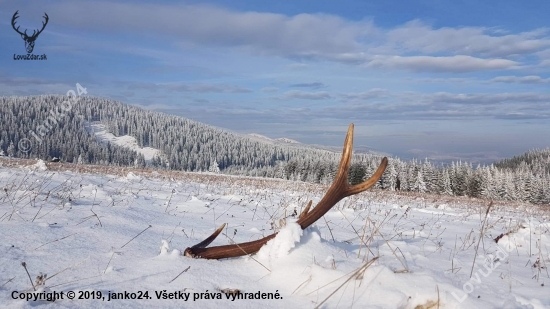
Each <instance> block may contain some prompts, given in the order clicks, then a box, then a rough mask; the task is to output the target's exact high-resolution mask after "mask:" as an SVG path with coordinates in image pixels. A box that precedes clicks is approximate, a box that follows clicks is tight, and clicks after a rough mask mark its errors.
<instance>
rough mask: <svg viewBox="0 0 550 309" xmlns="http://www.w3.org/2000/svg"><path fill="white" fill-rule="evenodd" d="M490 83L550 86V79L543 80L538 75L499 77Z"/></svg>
mask: <svg viewBox="0 0 550 309" xmlns="http://www.w3.org/2000/svg"><path fill="white" fill-rule="evenodd" d="M489 82H490V83H509V84H512V83H518V84H550V78H542V77H540V76H536V75H529V76H497V77H495V78H493V79H491V80H489Z"/></svg>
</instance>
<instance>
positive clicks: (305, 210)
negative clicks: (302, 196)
mask: <svg viewBox="0 0 550 309" xmlns="http://www.w3.org/2000/svg"><path fill="white" fill-rule="evenodd" d="M312 203H313V201H312V200H309V203H307V206H306V208H304V210H302V213H301V214H300V215H299V216H298V219H301V218H303V217H305V216H307V213H308V212H309V209H310V208H311V204H312Z"/></svg>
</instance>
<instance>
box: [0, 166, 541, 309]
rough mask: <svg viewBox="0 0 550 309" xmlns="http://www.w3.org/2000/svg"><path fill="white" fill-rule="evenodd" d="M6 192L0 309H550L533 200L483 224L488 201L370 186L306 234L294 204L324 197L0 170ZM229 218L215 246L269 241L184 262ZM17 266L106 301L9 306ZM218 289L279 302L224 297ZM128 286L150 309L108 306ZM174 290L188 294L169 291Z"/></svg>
mask: <svg viewBox="0 0 550 309" xmlns="http://www.w3.org/2000/svg"><path fill="white" fill-rule="evenodd" d="M35 166H44V167H45V164H44V162H40V161H39V162H38V163H37V164H36V165H35ZM154 177H156V178H154ZM0 189H1V190H0V192H1V193H2V195H1V196H0V304H2V306H3V307H7V308H31V307H34V306H40V307H41V308H50V307H55V308H98V307H101V308H143V307H159V308H181V307H185V308H218V307H224V308H314V307H316V306H318V305H320V307H321V308H352V307H353V308H401V309H405V308H411V309H412V308H438V306H439V307H440V308H549V307H550V293H549V289H550V287H549V285H550V282H549V281H550V276H549V273H548V268H547V267H548V265H550V220H549V216H548V212H547V211H546V212H545V211H544V210H543V209H541V208H538V207H534V206H530V207H523V208H522V207H519V208H513V207H507V206H504V205H501V204H499V203H497V202H495V206H493V207H492V208H491V211H490V212H489V214H488V216H487V218H486V219H485V211H486V209H487V203H483V204H476V203H479V202H475V201H474V202H472V203H470V204H467V203H464V204H455V203H452V202H448V201H449V200H450V199H449V198H446V199H445V200H446V202H445V203H443V202H442V201H440V200H434V201H433V202H430V201H428V199H418V198H415V197H406V196H405V197H398V196H397V195H395V194H394V193H392V192H381V191H369V192H366V193H362V194H360V195H356V196H353V197H350V198H346V199H344V200H343V201H341V202H340V203H338V204H337V205H336V206H335V207H333V209H332V210H330V211H329V212H328V213H327V215H325V217H324V219H323V218H321V219H320V220H318V221H317V222H316V224H314V225H313V226H312V227H310V228H308V229H307V230H304V231H302V230H301V229H300V227H299V226H298V225H297V224H296V223H295V220H296V219H297V218H296V216H293V215H292V214H293V213H294V210H296V212H297V213H300V211H301V210H302V209H303V207H304V206H305V205H306V204H307V201H308V200H310V199H312V200H313V201H314V205H315V203H316V202H318V201H319V200H320V198H321V197H322V195H323V193H324V190H325V189H326V187H322V186H315V185H311V184H305V183H301V182H291V181H281V180H266V179H254V178H250V177H234V176H233V177H225V176H222V175H208V174H195V173H181V174H177V175H176V174H170V176H169V177H163V173H162V172H159V173H155V174H153V175H152V174H146V173H141V172H139V171H137V170H136V171H134V172H128V170H126V171H125V172H124V174H121V175H98V174H78V173H75V172H71V171H63V172H60V171H53V170H47V169H42V168H33V169H28V168H7V167H0ZM4 189H5V190H4ZM281 219H283V220H281ZM483 222H486V223H485V225H484V224H483ZM222 223H228V225H227V226H226V228H225V229H224V231H223V233H222V234H221V235H220V236H219V237H218V239H216V240H215V241H214V243H213V244H212V245H225V244H231V243H233V241H235V242H245V241H250V240H255V239H258V238H260V237H263V236H267V235H269V234H271V233H273V232H275V231H277V232H278V234H277V236H276V237H275V238H274V239H272V240H270V241H269V242H268V243H267V244H266V245H265V246H264V247H262V249H261V250H260V251H259V252H258V253H257V254H255V255H251V256H246V257H242V258H235V259H225V260H219V261H216V260H203V259H192V258H188V257H185V256H182V254H181V253H182V252H183V251H184V249H185V248H186V247H189V246H192V245H193V244H196V243H198V242H199V241H201V240H202V239H204V238H205V237H207V236H208V235H210V234H211V233H212V232H213V231H214V230H215V229H216V228H217V227H218V226H220V225H221V224H222ZM482 226H485V228H484V229H483V231H482ZM480 235H483V237H482V241H479V239H480ZM497 236H500V237H499V241H498V243H496V242H495V241H494V239H495V238H497ZM476 251H477V254H476ZM474 257H475V259H476V261H475V264H474V265H475V267H474V268H473V270H472V264H473V261H474ZM22 262H25V263H26V267H27V269H28V271H29V274H30V276H31V278H32V279H33V281H35V278H36V277H37V276H39V275H40V273H43V274H47V276H46V277H45V278H46V279H45V282H44V284H39V285H38V286H37V287H36V288H37V289H38V291H48V292H53V291H57V292H64V293H67V292H69V291H75V292H76V293H77V295H78V294H79V293H82V294H83V293H84V292H88V295H91V294H90V293H89V292H93V291H94V292H96V293H97V291H99V292H101V295H102V296H105V297H106V299H105V300H98V299H89V300H83V299H74V300H69V299H66V298H65V299H62V300H57V301H56V302H55V303H51V302H48V301H40V300H39V301H26V300H21V299H15V300H14V299H12V294H13V291H18V292H31V291H32V286H31V284H30V281H29V278H28V276H27V273H26V271H25V268H23V267H22V265H21V263H22ZM470 272H472V276H470ZM42 281H43V280H42ZM227 289H230V290H235V289H238V290H239V291H241V292H243V293H257V292H260V293H272V295H280V296H281V298H280V299H233V298H232V296H231V295H229V294H228V295H227V296H226V294H225V293H224V292H222V291H227ZM125 291H126V292H134V293H138V292H140V291H141V293H144V292H146V291H147V292H148V296H149V297H151V299H141V300H139V299H134V300H132V299H113V300H111V301H107V296H108V295H109V293H110V292H111V293H113V292H114V293H123V292H125ZM173 292H178V293H179V292H181V293H183V294H182V295H185V293H188V294H187V296H188V297H189V299H187V300H185V299H164V298H163V296H162V295H166V296H167V295H168V293H173ZM157 293H158V294H157ZM163 293H165V294H163ZM276 293H278V294H276ZM176 294H177V293H176ZM176 294H174V295H176ZM83 295H84V294H83ZM94 295H96V294H94ZM157 295H159V297H160V298H161V299H157ZM178 295H179V294H178ZM252 295H253V294H252ZM217 296H220V297H221V299H216V297H217ZM167 298H168V296H167ZM212 298H214V299H212Z"/></svg>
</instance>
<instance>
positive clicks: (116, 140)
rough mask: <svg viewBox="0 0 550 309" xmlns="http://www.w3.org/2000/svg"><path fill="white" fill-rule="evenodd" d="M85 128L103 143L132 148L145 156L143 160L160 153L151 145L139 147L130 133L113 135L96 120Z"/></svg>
mask: <svg viewBox="0 0 550 309" xmlns="http://www.w3.org/2000/svg"><path fill="white" fill-rule="evenodd" d="M86 129H87V130H88V131H90V132H91V133H94V134H95V135H96V137H97V139H98V140H99V141H101V142H104V143H107V142H109V143H112V144H115V145H118V146H121V147H124V148H128V149H131V150H134V151H135V152H137V153H140V154H142V155H143V157H144V158H145V162H150V161H151V160H152V159H153V158H154V157H155V156H158V155H160V154H161V152H160V151H159V150H158V149H155V148H151V147H139V145H138V143H137V140H136V138H135V137H133V136H130V135H123V136H115V135H114V134H113V133H110V132H107V129H106V128H105V126H104V125H103V124H101V123H98V122H93V123H89V124H88V125H87V126H86Z"/></svg>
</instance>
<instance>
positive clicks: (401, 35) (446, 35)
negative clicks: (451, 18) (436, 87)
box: [388, 20, 550, 57]
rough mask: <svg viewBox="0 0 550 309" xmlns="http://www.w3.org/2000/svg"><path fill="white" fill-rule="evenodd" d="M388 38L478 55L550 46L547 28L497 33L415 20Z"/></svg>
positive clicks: (428, 49) (420, 48) (415, 47)
mask: <svg viewBox="0 0 550 309" xmlns="http://www.w3.org/2000/svg"><path fill="white" fill-rule="evenodd" d="M388 41H389V42H391V43H393V44H395V45H397V46H399V47H403V48H405V49H407V50H411V51H416V52H424V53H439V52H449V53H453V54H464V55H477V54H481V55H487V56H490V57H509V56H512V55H518V54H528V53H533V52H536V51H539V50H541V49H544V48H547V47H549V46H550V37H549V36H548V29H537V30H534V31H530V32H522V33H518V34H507V35H499V34H498V35H497V33H494V32H493V33H491V31H490V29H487V28H482V27H461V28H449V27H444V28H439V29H433V28H432V27H430V26H428V25H426V24H424V23H422V22H421V21H418V20H415V21H411V22H409V23H406V24H405V25H403V26H400V27H397V28H396V29H394V30H391V31H389V32H388Z"/></svg>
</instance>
